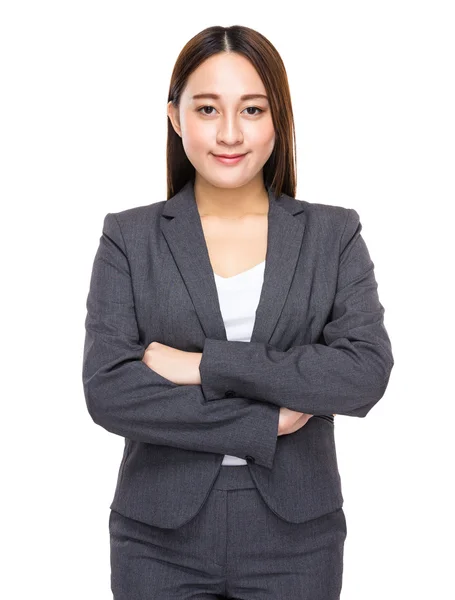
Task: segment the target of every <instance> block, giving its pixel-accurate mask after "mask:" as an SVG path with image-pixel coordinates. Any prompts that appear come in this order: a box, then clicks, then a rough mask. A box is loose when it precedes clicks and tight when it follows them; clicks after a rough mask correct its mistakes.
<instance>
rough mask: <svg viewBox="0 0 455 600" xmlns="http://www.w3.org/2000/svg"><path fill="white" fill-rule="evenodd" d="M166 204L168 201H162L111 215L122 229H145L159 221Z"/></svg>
mask: <svg viewBox="0 0 455 600" xmlns="http://www.w3.org/2000/svg"><path fill="white" fill-rule="evenodd" d="M165 203H166V200H161V201H159V202H153V203H152V204H144V205H142V206H134V207H132V208H127V209H125V210H121V211H118V212H115V213H109V214H110V215H112V217H113V218H115V220H116V221H117V223H118V224H119V226H120V227H121V229H128V230H130V229H136V228H137V229H143V228H145V227H149V226H150V224H151V223H152V222H153V221H155V220H157V219H158V217H159V216H160V214H161V212H162V210H163V207H164V204H165Z"/></svg>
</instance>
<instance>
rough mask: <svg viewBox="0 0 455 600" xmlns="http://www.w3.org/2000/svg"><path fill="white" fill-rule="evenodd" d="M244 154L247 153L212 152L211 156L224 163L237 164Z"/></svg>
mask: <svg viewBox="0 0 455 600" xmlns="http://www.w3.org/2000/svg"><path fill="white" fill-rule="evenodd" d="M212 154H213V153H212ZM246 155H247V153H245V154H213V156H214V157H215V158H216V159H217V160H218V161H220V162H222V163H224V164H225V165H231V164H232V165H233V164H237V163H238V162H240V161H241V160H242V158H243V157H245V156H246Z"/></svg>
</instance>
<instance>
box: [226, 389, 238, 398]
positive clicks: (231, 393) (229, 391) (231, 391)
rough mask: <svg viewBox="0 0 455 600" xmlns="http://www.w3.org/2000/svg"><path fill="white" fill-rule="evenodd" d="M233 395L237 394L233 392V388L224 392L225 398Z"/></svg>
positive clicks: (233, 396)
mask: <svg viewBox="0 0 455 600" xmlns="http://www.w3.org/2000/svg"><path fill="white" fill-rule="evenodd" d="M235 396H237V394H236V393H235V392H234V390H228V391H227V392H226V393H225V394H224V397H225V398H235Z"/></svg>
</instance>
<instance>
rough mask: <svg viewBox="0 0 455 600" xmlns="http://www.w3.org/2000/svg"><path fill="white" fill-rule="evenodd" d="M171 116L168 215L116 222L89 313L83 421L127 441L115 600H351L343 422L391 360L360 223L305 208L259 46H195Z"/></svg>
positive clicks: (286, 98) (223, 32)
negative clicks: (340, 461) (338, 424)
mask: <svg viewBox="0 0 455 600" xmlns="http://www.w3.org/2000/svg"><path fill="white" fill-rule="evenodd" d="M168 116H169V122H168V126H169V132H168V148H167V158H168V199H167V200H165V201H158V202H154V203H152V204H150V205H147V206H141V207H135V208H132V209H128V210H125V211H122V212H120V213H116V214H112V213H109V214H108V215H106V217H105V220H104V227H103V235H102V237H101V239H100V246H99V248H98V252H97V255H96V257H95V261H94V265H93V271H92V278H91V283H90V291H89V295H88V299H87V309H88V312H87V319H86V340H85V347H84V365H83V382H84V392H85V397H86V401H87V407H88V410H89V412H90V414H91V416H92V418H93V420H94V421H95V422H96V423H97V424H99V425H101V426H102V427H104V428H105V429H107V430H108V431H111V432H113V433H115V434H117V435H121V436H122V437H124V438H125V450H124V455H123V460H122V463H121V466H120V470H119V476H118V481H117V487H116V490H115V495H114V499H113V501H112V504H111V506H110V508H111V512H110V517H109V531H110V540H111V587H112V591H113V594H114V598H115V600H127V599H128V600H132V599H145V598H147V599H152V598H156V599H160V600H166V599H168V598H169V599H171V598H172V599H176V598H181V599H190V598H192V599H196V598H204V599H209V598H238V599H245V600H253V599H254V600H259V599H260V600H265V598H273V599H274V600H279V599H281V598H283V599H284V598H286V599H287V600H292V599H297V598H298V599H299V600H303V599H305V600H310V599H311V600H335V599H338V598H339V597H340V591H341V585H342V571H343V547H344V542H345V538H346V534H347V529H346V521H345V515H344V512H343V508H342V506H343V496H342V493H341V484H340V477H339V473H338V468H337V461H336V449H335V443H334V414H335V413H337V414H341V415H346V416H357V417H364V416H365V415H366V414H367V413H368V412H369V410H370V409H371V408H372V407H373V406H374V404H376V402H378V400H379V399H380V398H381V397H382V396H383V394H384V392H385V390H386V387H387V384H388V380H389V376H390V372H391V370H392V367H393V362H394V361H393V356H392V350H391V344H390V339H389V337H388V334H387V332H386V329H385V327H384V323H383V313H384V308H383V306H382V305H381V303H380V302H379V298H378V295H377V283H376V281H375V276H374V269H373V266H374V265H373V263H372V261H371V258H370V256H369V253H368V250H367V247H366V245H365V242H364V240H363V238H362V236H361V234H360V231H361V224H360V221H359V216H358V214H357V212H356V211H355V210H353V209H346V208H343V207H339V206H331V205H322V204H312V203H309V202H306V201H303V200H297V199H296V198H295V186H296V176H295V169H294V148H293V141H294V128H293V119H292V107H291V101H290V94H289V88H288V83H287V78H286V72H285V69H284V66H283V63H282V61H281V59H280V57H279V55H278V53H277V52H276V50H275V48H274V47H273V46H272V45H271V44H270V42H268V41H267V40H266V39H265V38H264V37H263V36H262V35H261V34H259V33H257V32H255V31H253V30H251V29H249V28H246V27H240V26H233V27H227V28H224V27H210V28H208V29H206V30H204V31H202V32H201V33H199V34H198V35H196V36H195V37H194V38H193V39H192V40H190V41H189V42H188V44H187V45H186V46H185V48H184V49H183V50H182V52H181V54H180V56H179V58H178V60H177V64H176V65H175V68H174V72H173V75H172V81H171V86H170V92H169V103H168Z"/></svg>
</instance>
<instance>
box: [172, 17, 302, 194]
mask: <svg viewBox="0 0 455 600" xmlns="http://www.w3.org/2000/svg"><path fill="white" fill-rule="evenodd" d="M220 52H236V53H238V54H241V55H243V56H245V57H246V58H247V59H249V61H250V62H251V63H252V65H253V66H254V67H255V68H256V70H257V72H258V74H259V76H260V78H261V80H262V82H263V84H264V87H265V89H266V91H267V95H268V97H269V104H270V109H271V113H272V120H273V126H274V130H275V146H274V149H273V151H272V154H271V155H270V157H269V159H268V160H267V162H266V163H265V165H264V168H263V175H264V184H265V186H266V187H271V188H272V190H273V192H274V193H275V194H276V196H277V197H279V196H280V195H281V193H285V194H287V195H288V196H292V197H293V198H295V192H296V183H297V182H296V168H295V160H296V150H295V128H294V116H293V112H292V104H291V94H290V90H289V83H288V78H287V74H286V69H285V67H284V63H283V61H282V60H281V57H280V55H279V54H278V52H277V50H276V48H275V47H274V46H273V45H272V44H271V43H270V42H269V41H268V40H267V38H266V37H264V36H263V35H262V34H260V33H258V32H257V31H255V30H254V29H250V28H249V27H243V26H241V25H232V26H231V27H221V26H213V27H208V28H206V29H204V30H203V31H201V32H200V33H198V34H197V35H195V36H194V37H193V38H191V39H190V40H189V42H187V44H186V45H185V46H184V48H183V49H182V51H181V52H180V54H179V56H178V58H177V61H176V63H175V66H174V70H173V72H172V77H171V83H170V86H169V96H168V102H170V101H172V103H173V104H174V105H175V106H178V105H179V102H180V96H181V93H182V90H183V89H184V88H185V85H186V83H187V79H188V77H189V76H190V75H191V73H192V72H193V71H194V70H195V69H197V67H198V66H199V65H200V64H201V63H202V62H204V61H205V60H206V59H207V58H209V57H210V56H213V55H214V54H218V53H220ZM166 161H167V167H166V170H167V196H168V199H169V198H171V197H172V196H173V195H174V194H176V193H177V192H178V191H180V189H181V188H182V187H183V186H184V185H185V184H186V183H187V182H188V181H189V180H190V179H193V180H194V177H195V169H194V166H193V165H192V164H191V162H190V161H189V160H188V157H187V156H186V154H185V150H184V148H183V143H182V139H181V137H180V136H179V135H178V134H177V133H176V131H175V130H174V128H173V126H172V123H171V121H170V119H169V118H168V135H167V148H166Z"/></svg>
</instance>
